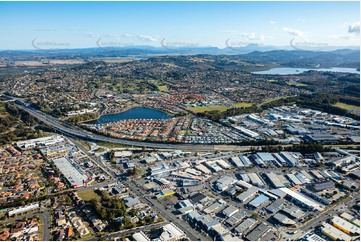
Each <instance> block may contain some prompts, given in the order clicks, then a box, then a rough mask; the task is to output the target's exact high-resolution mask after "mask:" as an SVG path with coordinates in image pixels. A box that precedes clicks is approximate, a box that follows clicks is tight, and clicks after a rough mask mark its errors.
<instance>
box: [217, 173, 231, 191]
mask: <svg viewBox="0 0 361 242" xmlns="http://www.w3.org/2000/svg"><path fill="white" fill-rule="evenodd" d="M234 183H236V179H234V178H233V177H231V176H223V177H221V178H220V179H218V180H217V181H216V183H215V187H216V189H217V190H218V191H221V192H223V191H225V190H226V189H227V188H229V186H230V185H232V184H234Z"/></svg>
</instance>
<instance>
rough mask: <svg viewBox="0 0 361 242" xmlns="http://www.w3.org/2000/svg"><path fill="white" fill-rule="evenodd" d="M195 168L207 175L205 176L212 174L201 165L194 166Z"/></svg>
mask: <svg viewBox="0 0 361 242" xmlns="http://www.w3.org/2000/svg"><path fill="white" fill-rule="evenodd" d="M195 168H196V169H197V170H199V171H201V172H202V173H204V174H207V175H208V174H212V172H211V171H210V170H209V169H208V168H207V167H206V166H204V165H203V164H199V165H197V166H195Z"/></svg>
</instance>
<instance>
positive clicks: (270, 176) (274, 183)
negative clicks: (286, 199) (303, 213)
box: [263, 172, 285, 188]
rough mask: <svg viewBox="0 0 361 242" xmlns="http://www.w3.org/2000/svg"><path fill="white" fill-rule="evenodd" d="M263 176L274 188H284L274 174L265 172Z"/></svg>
mask: <svg viewBox="0 0 361 242" xmlns="http://www.w3.org/2000/svg"><path fill="white" fill-rule="evenodd" d="M263 174H264V175H265V176H266V177H267V178H268V180H269V181H270V182H271V184H272V186H273V187H274V188H280V187H284V186H285V185H284V184H283V183H282V182H281V180H280V179H279V178H278V176H277V175H276V174H275V173H273V172H267V173H263Z"/></svg>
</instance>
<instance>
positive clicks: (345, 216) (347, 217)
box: [340, 212, 360, 227]
mask: <svg viewBox="0 0 361 242" xmlns="http://www.w3.org/2000/svg"><path fill="white" fill-rule="evenodd" d="M340 217H341V218H343V219H345V220H347V221H348V222H350V223H352V224H353V225H356V226H357V227H360V220H359V219H357V218H356V217H353V216H351V215H350V214H348V213H346V212H344V213H342V214H341V215H340Z"/></svg>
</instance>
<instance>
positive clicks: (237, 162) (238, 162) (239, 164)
mask: <svg viewBox="0 0 361 242" xmlns="http://www.w3.org/2000/svg"><path fill="white" fill-rule="evenodd" d="M229 160H230V162H231V163H233V164H234V165H235V166H236V167H237V168H241V167H244V164H243V162H242V161H241V160H240V159H239V158H238V157H237V156H235V157H231V158H229Z"/></svg>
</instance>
